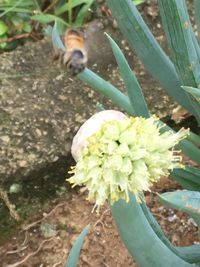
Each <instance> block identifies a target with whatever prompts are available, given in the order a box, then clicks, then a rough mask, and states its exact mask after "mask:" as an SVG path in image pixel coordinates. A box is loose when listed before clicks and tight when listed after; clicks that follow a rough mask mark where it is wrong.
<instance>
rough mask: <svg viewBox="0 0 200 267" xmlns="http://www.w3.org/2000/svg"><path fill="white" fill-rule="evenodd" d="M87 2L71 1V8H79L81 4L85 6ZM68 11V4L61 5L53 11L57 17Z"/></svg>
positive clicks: (84, 0) (83, 0)
mask: <svg viewBox="0 0 200 267" xmlns="http://www.w3.org/2000/svg"><path fill="white" fill-rule="evenodd" d="M87 2H88V0H73V1H72V8H74V7H76V6H80V5H82V4H86V3H87ZM68 10H69V4H68V3H66V4H63V5H61V6H59V7H58V8H57V9H56V10H55V14H56V15H57V16H59V15H61V14H63V13H64V12H66V11H68Z"/></svg>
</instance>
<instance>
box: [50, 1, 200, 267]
mask: <svg viewBox="0 0 200 267" xmlns="http://www.w3.org/2000/svg"><path fill="white" fill-rule="evenodd" d="M198 2H199V0H196V1H194V7H195V17H196V18H197V20H196V23H197V26H198V27H197V28H198V29H200V25H199V17H200V9H199V3H198ZM108 5H109V7H110V9H111V11H112V14H113V16H114V17H115V18H116V20H117V22H118V25H119V28H120V29H121V31H122V33H123V34H124V36H125V38H126V39H127V41H128V42H129V45H130V47H131V48H132V49H134V51H135V52H136V54H137V55H138V57H139V58H140V59H141V61H142V62H143V64H144V65H145V67H146V68H147V70H148V71H149V72H150V73H151V74H152V76H153V77H154V78H155V79H156V80H157V81H158V82H159V83H160V84H161V86H162V87H163V89H164V90H166V92H167V93H168V94H169V95H170V96H171V97H173V98H174V100H176V101H177V102H178V103H179V104H180V105H182V106H183V107H184V108H186V109H187V110H188V112H190V113H191V114H193V115H194V116H195V118H196V120H197V122H198V123H200V103H199V102H200V101H199V99H200V98H199V97H200V93H199V90H200V89H199V88H200V47H199V43H198V41H197V39H196V36H195V33H194V31H193V28H192V25H191V22H190V19H189V15H188V12H187V7H186V3H185V0H158V6H159V10H160V15H161V18H162V23H163V27H164V30H165V33H166V37H167V41H168V44H169V47H170V53H171V59H170V58H169V56H168V55H167V54H166V53H165V52H164V51H163V49H162V48H161V47H160V45H159V44H158V42H157V41H156V39H155V38H154V36H153V34H152V33H151V31H150V29H149V28H148V26H147V25H146V24H145V22H144V21H143V19H142V17H141V15H140V13H139V12H138V10H137V8H136V7H135V5H134V4H133V2H132V1H131V0H123V1H121V0H108ZM198 35H199V36H200V32H199V33H198ZM107 37H108V40H109V42H110V44H111V46H112V49H113V53H114V55H115V58H116V61H117V64H118V67H119V71H120V74H121V77H122V78H123V80H124V84H125V87H126V89H127V95H125V94H123V93H122V92H121V91H120V90H119V89H118V88H116V87H115V86H113V85H112V84H110V83H109V82H107V81H105V80H104V79H103V78H101V77H99V76H98V75H97V74H95V73H94V72H92V71H91V70H89V69H85V70H84V71H83V72H82V73H80V74H79V75H78V77H79V79H81V80H82V81H83V82H85V83H87V84H88V85H90V86H91V87H92V88H93V89H94V90H96V91H98V92H100V93H101V94H103V95H105V96H106V97H108V98H109V99H110V100H111V101H113V102H114V103H115V104H116V105H117V106H118V107H120V108H121V109H123V110H124V111H125V112H126V115H125V114H122V113H121V112H118V111H101V112H99V113H97V114H95V115H94V116H93V117H91V118H90V119H89V120H88V121H86V122H85V123H84V125H83V126H82V127H81V128H80V130H79V131H78V133H77V135H76V136H75V138H74V140H73V145H72V155H73V157H74V158H75V160H76V162H77V163H76V166H75V167H72V169H71V171H70V173H71V174H72V177H71V178H70V179H69V180H68V181H69V182H70V183H71V184H73V185H74V186H75V185H84V186H85V187H86V188H87V189H88V198H89V199H92V200H94V201H95V203H96V204H95V208H97V210H99V209H100V206H101V205H102V204H104V203H105V201H108V203H109V205H110V209H111V211H112V215H113V218H114V220H115V222H116V224H117V227H118V230H119V233H120V235H121V238H122V240H123V242H124V243H125V245H126V247H127V249H128V250H129V252H130V254H131V255H132V256H133V257H134V259H135V260H136V262H137V263H138V265H139V266H141V267H170V266H171V267H172V266H177V267H187V266H188V267H189V266H200V245H198V244H197V245H192V246H188V247H177V246H174V245H173V244H172V243H171V242H170V241H169V240H168V238H167V237H166V236H165V235H164V233H163V231H162V229H161V228H160V226H159V224H158V222H157V221H156V219H155V218H154V216H153V215H152V213H151V212H150V210H149V209H148V207H147V205H146V203H145V197H144V194H143V192H144V191H147V190H150V186H151V185H152V184H153V183H156V182H157V181H158V180H159V179H160V177H161V176H163V175H165V176H166V175H169V173H170V174H171V177H172V178H173V179H174V180H176V181H177V182H178V183H180V184H181V185H182V187H183V189H184V190H181V191H175V192H170V193H164V194H161V195H159V200H160V201H161V202H162V203H164V204H165V205H167V206H168V207H170V208H175V209H178V210H182V211H183V212H186V213H187V214H188V215H189V216H191V217H192V218H193V220H194V221H195V222H196V224H197V226H198V227H200V169H199V168H197V167H194V166H189V165H187V166H183V163H181V156H180V154H179V152H180V150H181V151H182V153H183V154H185V155H186V156H187V157H189V158H190V159H191V160H193V161H194V162H196V166H198V164H199V163H200V149H199V145H200V138H199V136H198V135H196V134H195V133H192V132H191V131H189V130H186V129H182V130H180V131H179V132H174V131H173V130H172V129H170V128H169V127H168V126H167V125H165V124H164V123H162V121H160V120H159V119H158V118H157V117H156V116H155V115H152V114H150V111H149V110H148V107H147V104H146V102H145V99H144V96H143V93H142V89H141V87H140V84H139V83H138V81H137V78H136V76H135V74H134V72H133V71H132V70H131V68H130V66H129V64H128V62H127V60H126V58H125V57H124V55H123V53H122V51H121V50H120V48H119V47H118V45H117V44H116V43H115V41H114V40H113V39H112V38H111V37H110V36H108V35H107ZM53 39H54V40H53V41H54V43H57V45H58V46H59V44H60V43H61V41H60V39H59V36H58V34H55V31H54V35H53ZM100 211H101V209H100ZM84 233H85V232H84ZM78 240H79V239H78ZM80 240H81V241H80V242H79V244H81V242H82V240H83V233H82V234H81V236H80ZM77 242H78V241H77ZM74 251H75V252H77V251H76V249H75V248H74V247H73V248H72V252H71V253H70V257H74V259H76V262H77V257H78V253H75V252H74ZM79 251H80V246H79V247H78V252H79ZM66 266H67V267H69V266H70V267H72V265H70V264H69V260H68V263H67V265H66ZM74 266H76V265H73V267H74Z"/></svg>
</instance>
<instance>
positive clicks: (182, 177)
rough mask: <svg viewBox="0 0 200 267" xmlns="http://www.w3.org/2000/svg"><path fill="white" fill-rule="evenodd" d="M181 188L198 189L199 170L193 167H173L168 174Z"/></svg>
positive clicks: (199, 188) (199, 185)
mask: <svg viewBox="0 0 200 267" xmlns="http://www.w3.org/2000/svg"><path fill="white" fill-rule="evenodd" d="M170 176H171V177H172V178H173V179H174V180H176V181H177V182H178V183H179V184H180V185H182V186H183V188H185V189H188V190H193V191H200V170H199V169H197V168H195V167H189V166H187V167H185V169H174V170H173V171H172V172H171V175H170Z"/></svg>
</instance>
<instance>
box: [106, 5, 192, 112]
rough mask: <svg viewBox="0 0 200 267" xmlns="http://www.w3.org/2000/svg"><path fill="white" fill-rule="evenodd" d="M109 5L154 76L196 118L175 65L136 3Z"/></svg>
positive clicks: (121, 27) (125, 34)
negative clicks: (144, 19) (156, 38)
mask: <svg viewBox="0 0 200 267" xmlns="http://www.w3.org/2000/svg"><path fill="white" fill-rule="evenodd" d="M108 4H109V7H110V9H111V10H112V13H113V15H114V16H115V18H116V20H117V22H118V25H119V27H120V29H121V31H122V33H123V34H124V36H125V37H126V39H127V40H128V42H129V44H130V46H131V47H132V48H133V49H134V50H135V52H136V53H137V55H138V56H139V58H140V59H141V60H142V62H143V63H144V65H145V67H146V68H147V69H148V71H149V72H150V73H151V74H152V76H153V77H154V78H155V79H156V80H158V81H159V82H160V84H161V85H162V87H163V88H164V89H165V90H166V91H167V93H168V94H169V95H170V96H172V97H173V98H174V99H175V100H176V101H177V102H178V103H180V104H181V105H183V106H184V107H185V108H186V109H187V110H189V111H190V112H191V113H192V114H196V113H195V110H194V108H193V107H192V106H191V102H190V98H189V97H188V95H187V94H186V93H185V92H184V91H183V90H182V89H181V87H180V86H181V83H180V81H179V78H178V75H177V72H176V70H175V68H174V65H173V64H172V62H171V61H170V59H169V58H168V56H167V55H166V54H165V53H164V51H163V50H162V48H161V47H160V45H159V44H158V42H157V41H156V40H155V38H154V37H153V35H152V33H151V31H150V30H149V28H148V27H147V25H146V24H145V22H144V21H143V19H142V17H141V15H140V14H139V12H138V11H137V8H136V7H135V6H134V5H133V3H132V1H131V0H123V1H121V0H108Z"/></svg>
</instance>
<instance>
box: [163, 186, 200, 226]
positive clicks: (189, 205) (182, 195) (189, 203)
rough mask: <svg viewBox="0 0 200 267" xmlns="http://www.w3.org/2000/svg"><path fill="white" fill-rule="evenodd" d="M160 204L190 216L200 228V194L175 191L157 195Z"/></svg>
mask: <svg viewBox="0 0 200 267" xmlns="http://www.w3.org/2000/svg"><path fill="white" fill-rule="evenodd" d="M158 197H159V200H160V202H161V203H163V204H165V205H167V206H168V207H170V208H174V209H178V210H181V211H183V212H186V213H187V214H188V215H190V216H191V217H192V218H193V219H194V220H195V222H196V223H197V224H198V226H199V227H200V192H196V191H187V190H183V191H175V192H170V193H164V194H162V195H158Z"/></svg>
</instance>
